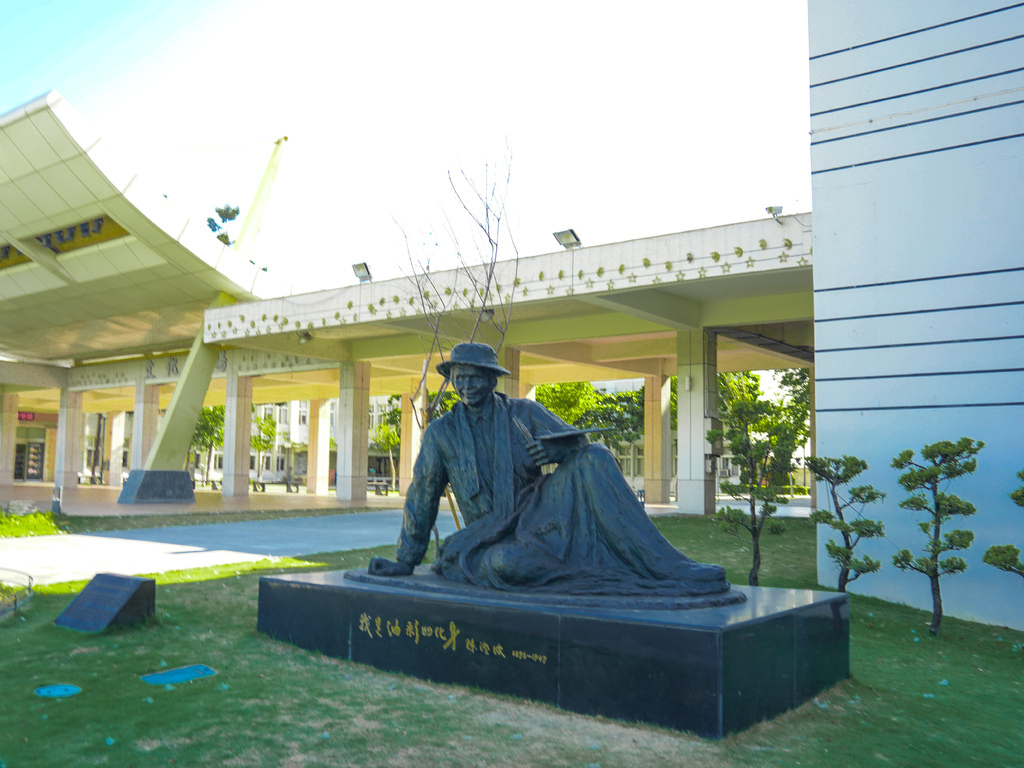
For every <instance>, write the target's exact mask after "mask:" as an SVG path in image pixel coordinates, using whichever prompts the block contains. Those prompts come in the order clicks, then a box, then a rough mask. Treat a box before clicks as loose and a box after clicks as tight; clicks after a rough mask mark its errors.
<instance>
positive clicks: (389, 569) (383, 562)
mask: <svg viewBox="0 0 1024 768" xmlns="http://www.w3.org/2000/svg"><path fill="white" fill-rule="evenodd" d="M366 570H367V571H368V572H369V573H371V574H373V575H374V576H408V575H409V574H410V573H412V566H411V565H409V564H408V563H403V562H401V561H398V562H395V561H394V560H387V559H385V558H383V557H375V558H373V560H371V561H370V567H369V568H367V569H366Z"/></svg>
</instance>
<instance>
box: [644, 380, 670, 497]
mask: <svg viewBox="0 0 1024 768" xmlns="http://www.w3.org/2000/svg"><path fill="white" fill-rule="evenodd" d="M671 403H672V379H671V377H669V376H647V377H645V378H644V501H645V502H648V503H651V504H668V502H669V494H670V492H671V490H672V408H671Z"/></svg>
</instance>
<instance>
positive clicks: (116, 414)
mask: <svg viewBox="0 0 1024 768" xmlns="http://www.w3.org/2000/svg"><path fill="white" fill-rule="evenodd" d="M124 421H125V417H124V411H110V412H109V413H108V414H107V425H106V434H105V435H104V436H103V453H104V456H103V459H104V461H105V462H106V465H107V474H106V485H108V486H112V487H114V488H120V487H121V473H122V472H123V469H124V467H123V463H124Z"/></svg>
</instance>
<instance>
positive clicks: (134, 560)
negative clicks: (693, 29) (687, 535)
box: [0, 489, 810, 584]
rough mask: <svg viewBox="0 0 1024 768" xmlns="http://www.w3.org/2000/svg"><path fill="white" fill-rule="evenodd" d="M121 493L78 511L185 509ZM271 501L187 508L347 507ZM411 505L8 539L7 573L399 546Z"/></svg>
mask: <svg viewBox="0 0 1024 768" xmlns="http://www.w3.org/2000/svg"><path fill="white" fill-rule="evenodd" d="M18 492H19V493H20V495H21V496H25V495H27V494H25V492H24V489H18ZM115 494H116V492H115V491H111V490H102V489H89V490H88V491H84V490H83V492H81V493H80V494H78V497H77V498H76V506H77V507H78V510H77V514H84V515H96V516H105V515H121V514H132V515H135V514H140V513H141V514H168V513H170V514H173V513H175V512H178V511H179V510H177V509H174V508H173V507H176V506H179V505H146V506H145V507H144V508H141V509H140V508H139V507H127V508H126V507H119V506H118V505H117V504H116V503H115V502H116V495H115ZM108 497H109V498H108ZM204 497H209V498H208V499H207V498H204ZM214 497H216V498H214ZM269 497H270V494H259V495H258V496H256V495H253V496H250V497H249V499H248V505H247V507H246V506H243V504H245V502H244V501H242V500H236V501H232V500H223V501H221V500H220V494H215V495H214V494H197V504H196V505H192V506H190V507H186V508H185V509H183V510H181V511H213V512H215V511H222V512H223V511H230V510H231V509H235V508H249V509H273V508H279V509H280V508H293V509H294V508H303V507H305V508H312V507H318V508H321V509H322V508H326V507H331V506H334V507H340V506H342V505H341V504H340V503H339V502H338V501H337V500H334V499H330V498H329V497H316V496H305V494H302V495H301V496H300V494H289V495H287V496H285V495H278V496H276V498H273V499H272V498H269ZM275 501H277V504H274V502H275ZM403 501H404V500H403V499H401V498H398V497H394V496H392V497H377V498H374V497H372V496H371V497H370V499H368V500H367V502H368V503H370V504H376V505H377V506H380V507H384V508H382V509H379V510H378V511H372V512H359V513H354V514H338V515H325V516H320V517H297V518H287V519H278V520H254V521H249V522H242V523H216V524H212V525H189V526H179V527H172V528H149V529H143V530H134V531H117V532H110V533H96V534H75V535H62V536H32V537H26V538H18V539H0V568H9V569H14V570H18V571H23V572H25V573H28V574H30V575H31V576H32V578H33V579H34V580H35V583H36V584H56V583H60V582H63V581H78V580H85V579H91V578H92V577H93V576H94V575H95V574H97V573H105V572H109V573H124V574H139V573H163V572H165V571H175V570H184V569H188V568H201V567H207V566H213V565H224V564H229V563H242V562H251V561H255V560H262V559H264V558H267V557H291V556H301V555H310V554H315V553H317V552H341V551H346V550H352V549H363V548H365V547H375V546H381V545H385V544H394V543H395V541H396V540H397V538H398V532H399V529H400V527H401V524H402V513H401V511H400V510H399V509H398V507H400V506H401V504H402V502H403ZM282 502H285V503H282ZM726 503H727V502H725V501H724V500H722V501H719V504H718V506H719V507H724V506H726ZM734 503H735V502H734ZM197 507H198V509H197ZM387 507H391V508H390V509H388V508H387ZM647 512H648V514H649V515H652V516H658V515H667V514H676V513H677V509H676V507H675V505H653V504H648V505H647ZM809 513H810V505H809V502H808V500H807V499H806V498H805V499H796V500H794V501H793V502H792V503H790V504H789V505H788V506H786V507H781V508H780V510H779V514H780V516H789V517H792V516H796V517H806V516H807V515H808V514H809ZM438 528H439V530H440V533H441V536H442V537H443V536H447V535H449V534H451V533H452V532H453V531H454V530H455V525H454V523H453V522H452V519H451V516H450V515H448V514H441V515H438Z"/></svg>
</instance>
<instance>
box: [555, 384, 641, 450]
mask: <svg viewBox="0 0 1024 768" xmlns="http://www.w3.org/2000/svg"><path fill="white" fill-rule="evenodd" d="M537 402H538V403H540V404H541V405H543V406H544V407H545V408H547V409H548V410H550V411H551V412H552V413H554V414H555V415H556V416H558V417H560V418H561V419H562V420H563V421H565V422H567V423H569V424H571V425H572V426H574V427H578V428H579V429H588V428H592V427H601V428H608V427H610V428H611V429H609V430H608V431H607V432H600V433H597V434H596V435H595V437H596V438H598V439H600V440H601V441H602V442H604V443H605V444H606V445H608V446H610V447H611V448H613V449H615V450H619V449H621V448H622V446H623V445H628V444H630V443H635V442H637V441H638V440H640V439H642V438H643V434H644V391H643V389H640V390H637V391H633V392H611V393H605V392H599V391H598V390H596V389H594V385H593V384H591V383H590V382H589V381H576V382H568V383H564V384H541V385H539V386H538V387H537Z"/></svg>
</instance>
